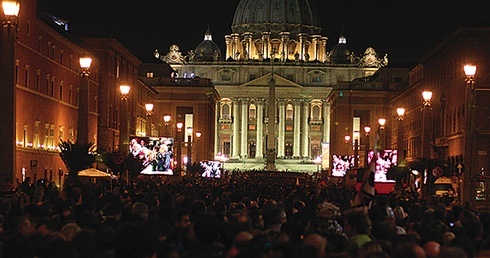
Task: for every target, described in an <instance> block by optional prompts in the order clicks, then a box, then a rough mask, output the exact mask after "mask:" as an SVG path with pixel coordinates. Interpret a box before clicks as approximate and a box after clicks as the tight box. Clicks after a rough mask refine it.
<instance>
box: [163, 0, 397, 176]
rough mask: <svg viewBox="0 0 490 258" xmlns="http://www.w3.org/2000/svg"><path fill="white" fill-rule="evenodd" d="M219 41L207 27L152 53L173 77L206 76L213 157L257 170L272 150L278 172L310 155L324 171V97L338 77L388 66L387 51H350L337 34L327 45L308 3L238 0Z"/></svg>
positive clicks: (342, 78) (328, 132)
mask: <svg viewBox="0 0 490 258" xmlns="http://www.w3.org/2000/svg"><path fill="white" fill-rule="evenodd" d="M224 40H225V43H226V49H225V50H224V51H221V49H220V48H219V47H218V45H217V44H216V43H215V42H214V41H213V38H212V33H211V32H210V30H209V29H208V30H207V31H206V32H205V35H204V40H203V41H202V42H201V43H200V44H199V45H198V46H196V48H195V49H192V50H188V51H184V50H181V49H180V48H179V46H178V45H172V46H170V48H169V50H168V52H166V53H163V52H162V53H160V52H159V51H158V50H156V51H155V53H154V55H155V57H156V58H158V59H160V60H162V61H164V62H166V63H168V64H169V65H170V66H171V67H172V68H173V69H174V71H175V73H174V76H175V77H186V78H192V77H201V78H210V79H211V81H212V82H213V84H214V85H215V87H216V90H217V92H218V94H219V96H220V99H219V101H218V102H217V103H216V107H215V116H216V119H215V126H214V139H215V140H214V155H220V154H222V155H226V156H227V157H229V162H230V165H228V166H233V165H231V164H232V163H236V164H241V166H242V167H243V168H247V169H251V168H257V169H263V168H264V161H265V160H266V156H267V152H268V151H271V149H273V151H274V153H275V158H276V163H275V164H276V169H277V170H283V169H284V168H286V165H284V166H283V165H282V164H289V165H288V166H289V167H291V166H290V164H291V163H295V164H302V165H300V166H299V170H302V169H305V168H306V166H303V165H304V164H313V160H315V159H317V157H320V158H321V160H322V163H321V167H322V168H328V167H329V163H330V157H331V153H330V141H331V140H330V137H331V130H330V126H331V121H330V115H331V106H330V103H329V102H327V99H328V96H329V95H330V93H331V92H332V90H333V89H334V87H335V85H337V84H338V83H339V82H350V81H353V80H355V79H358V78H365V77H367V76H371V75H373V74H374V73H376V71H377V70H378V69H380V68H381V67H384V66H386V65H388V58H387V56H386V55H384V56H383V57H379V56H378V55H377V53H376V51H375V49H374V48H372V47H366V50H365V52H364V54H362V55H360V56H356V55H355V54H354V53H353V52H352V51H351V50H350V49H349V47H348V44H347V39H346V38H345V37H344V36H343V35H340V36H339V38H338V41H334V42H335V43H334V44H333V47H328V45H327V42H328V38H327V37H326V36H324V35H322V34H321V26H320V22H319V18H318V14H317V12H316V9H315V8H314V6H312V5H311V4H310V3H309V1H307V0H284V1H256V0H242V1H240V3H239V4H238V7H237V8H236V11H235V15H234V18H233V21H232V25H231V33H230V34H229V35H226V36H225V39H224ZM271 91H273V92H271ZM271 93H272V94H271ZM272 102H273V103H272ZM271 103H272V104H271ZM270 108H272V109H274V111H272V112H271V110H270ZM346 115H349V116H350V114H346ZM271 120H272V121H271ZM271 122H273V124H271ZM269 126H274V128H272V129H273V130H269ZM269 146H273V148H270V147H269ZM247 164H250V165H247ZM229 168H231V167H229ZM312 168H313V169H316V167H315V165H313V167H312ZM309 169H310V170H311V168H309Z"/></svg>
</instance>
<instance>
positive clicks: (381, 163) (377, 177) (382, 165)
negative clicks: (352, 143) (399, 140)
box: [368, 150, 398, 182]
mask: <svg viewBox="0 0 490 258" xmlns="http://www.w3.org/2000/svg"><path fill="white" fill-rule="evenodd" d="M373 157H374V151H370V152H369V153H368V162H369V164H371V160H373ZM397 158H398V155H397V151H396V150H382V151H380V152H379V153H378V156H377V159H376V172H375V174H374V181H375V182H387V181H391V180H388V179H387V178H386V173H387V172H388V169H389V168H391V167H394V166H396V165H397Z"/></svg>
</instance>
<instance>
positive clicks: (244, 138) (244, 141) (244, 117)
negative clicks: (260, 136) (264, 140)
mask: <svg viewBox="0 0 490 258" xmlns="http://www.w3.org/2000/svg"><path fill="white" fill-rule="evenodd" d="M241 107H242V118H241V120H242V133H241V137H240V139H241V144H240V157H241V158H242V159H243V158H246V157H247V154H248V153H247V144H248V139H247V138H248V137H247V134H248V99H242V100H241Z"/></svg>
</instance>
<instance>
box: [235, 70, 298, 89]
mask: <svg viewBox="0 0 490 258" xmlns="http://www.w3.org/2000/svg"><path fill="white" fill-rule="evenodd" d="M270 79H271V73H268V74H265V75H262V76H260V77H258V78H255V79H253V80H251V81H248V82H246V83H244V84H242V85H240V87H269V81H270ZM274 80H275V82H276V87H297V88H303V86H301V85H299V84H297V83H295V82H293V81H291V80H288V79H286V78H284V77H282V76H280V75H278V74H274Z"/></svg>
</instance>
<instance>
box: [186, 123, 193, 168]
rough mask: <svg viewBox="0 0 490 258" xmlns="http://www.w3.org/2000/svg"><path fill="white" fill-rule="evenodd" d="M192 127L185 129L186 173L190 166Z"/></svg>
mask: <svg viewBox="0 0 490 258" xmlns="http://www.w3.org/2000/svg"><path fill="white" fill-rule="evenodd" d="M192 130H193V129H192V127H187V172H189V169H190V168H191V165H192V160H191V155H192Z"/></svg>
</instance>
